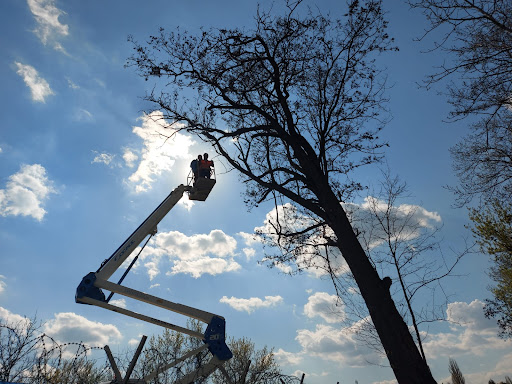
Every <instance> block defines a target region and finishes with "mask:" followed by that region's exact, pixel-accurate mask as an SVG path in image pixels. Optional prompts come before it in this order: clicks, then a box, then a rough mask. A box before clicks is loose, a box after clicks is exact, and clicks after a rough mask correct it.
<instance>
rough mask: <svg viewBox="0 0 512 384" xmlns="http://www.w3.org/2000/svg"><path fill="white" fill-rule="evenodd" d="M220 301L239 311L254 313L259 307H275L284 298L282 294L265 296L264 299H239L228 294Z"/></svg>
mask: <svg viewBox="0 0 512 384" xmlns="http://www.w3.org/2000/svg"><path fill="white" fill-rule="evenodd" d="M220 302H221V303H224V304H227V305H229V306H230V307H231V308H233V309H236V310H237V311H240V312H243V311H245V312H247V313H252V312H254V311H255V310H256V309H259V308H268V307H275V306H276V305H278V304H281V303H282V302H283V298H282V297H281V296H265V299H264V300H262V299H260V298H259V297H251V298H250V299H239V298H237V297H230V298H228V297H227V296H223V297H222V298H221V299H220Z"/></svg>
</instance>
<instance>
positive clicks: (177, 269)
mask: <svg viewBox="0 0 512 384" xmlns="http://www.w3.org/2000/svg"><path fill="white" fill-rule="evenodd" d="M240 268H241V266H240V264H238V263H237V262H235V261H232V260H224V259H219V258H202V259H197V260H178V261H176V262H175V263H174V267H173V268H172V271H171V272H167V274H168V275H175V274H178V273H188V274H189V275H192V277H195V278H196V279H197V278H199V277H201V275H203V274H205V273H208V274H210V275H220V274H221V273H225V272H235V271H238V270H239V269H240Z"/></svg>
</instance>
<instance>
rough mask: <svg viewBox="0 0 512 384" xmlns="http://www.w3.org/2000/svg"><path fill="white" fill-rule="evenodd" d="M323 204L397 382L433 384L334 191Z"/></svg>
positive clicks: (426, 367) (425, 364)
mask: <svg viewBox="0 0 512 384" xmlns="http://www.w3.org/2000/svg"><path fill="white" fill-rule="evenodd" d="M329 191H330V189H329ZM327 194H329V193H327ZM329 197H331V196H329ZM322 205H323V204H322ZM323 206H324V207H330V208H331V209H329V210H328V213H327V215H328V224H329V226H330V227H331V228H332V229H333V231H334V233H335V234H336V236H337V238H338V247H339V249H340V250H341V253H342V254H343V257H344V258H345V260H346V262H347V264H348V266H349V268H350V270H351V272H352V274H353V276H354V279H355V281H356V283H357V285H358V287H359V290H360V292H361V295H362V296H363V299H364V301H365V303H366V306H367V307H368V310H369V312H370V316H371V318H372V321H373V324H374V325H375V329H376V330H377V333H378V335H379V338H380V340H381V343H382V346H383V347H384V350H385V352H386V355H387V357H388V360H389V363H390V365H391V368H392V369H393V372H394V373H395V377H396V379H397V381H398V382H399V383H403V384H415V383H418V384H419V383H435V382H436V381H435V380H434V378H433V377H432V373H431V372H430V368H429V367H428V365H427V363H426V361H425V360H423V358H422V357H421V355H420V353H419V351H418V348H417V346H416V344H415V343H414V340H413V338H412V335H411V334H410V332H409V329H408V327H407V324H406V323H405V321H404V320H403V318H402V316H401V315H400V313H399V312H398V310H397V309H396V306H395V303H394V301H393V299H392V298H391V294H390V292H389V287H388V286H385V284H383V282H382V280H381V279H380V277H379V275H378V274H377V271H376V270H375V269H374V268H373V266H372V264H371V263H370V260H369V259H368V257H367V255H366V253H365V252H364V250H363V248H362V246H361V244H360V243H359V240H358V239H357V236H356V235H355V233H354V230H353V229H352V226H351V224H350V222H349V220H348V218H347V215H346V213H345V211H344V210H343V208H342V207H341V205H340V203H339V202H338V201H337V199H336V198H335V196H334V194H332V197H331V198H330V199H329V202H326V204H325V205H323Z"/></svg>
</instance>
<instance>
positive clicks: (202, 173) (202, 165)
mask: <svg viewBox="0 0 512 384" xmlns="http://www.w3.org/2000/svg"><path fill="white" fill-rule="evenodd" d="M198 166H199V177H202V178H206V179H209V178H210V177H211V174H212V170H211V167H213V166H214V165H213V161H212V160H209V159H208V154H207V153H205V154H203V159H202V160H199V159H198Z"/></svg>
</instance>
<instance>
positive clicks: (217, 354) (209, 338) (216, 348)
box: [75, 177, 233, 384]
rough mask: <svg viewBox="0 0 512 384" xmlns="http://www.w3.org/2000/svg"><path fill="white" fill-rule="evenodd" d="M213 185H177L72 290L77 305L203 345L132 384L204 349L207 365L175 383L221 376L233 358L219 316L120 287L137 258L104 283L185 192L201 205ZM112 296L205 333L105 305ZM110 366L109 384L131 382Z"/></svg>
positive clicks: (207, 181)
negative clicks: (195, 323)
mask: <svg viewBox="0 0 512 384" xmlns="http://www.w3.org/2000/svg"><path fill="white" fill-rule="evenodd" d="M189 183H190V177H189ZM214 185H215V179H214V178H212V179H206V178H205V179H198V180H196V182H195V183H194V184H193V185H186V186H185V185H183V184H181V185H180V186H178V187H177V188H176V189H174V190H173V191H172V192H171V193H170V194H169V196H167V197H166V198H165V200H164V201H163V202H162V203H161V204H160V205H159V206H158V207H157V208H156V209H155V210H154V211H153V213H151V214H150V215H149V216H148V218H147V219H146V220H145V221H144V222H143V223H142V224H141V225H140V226H139V227H138V228H137V229H136V230H135V231H134V232H133V233H132V234H131V235H130V236H129V237H128V239H126V241H125V242H124V243H123V244H121V246H120V247H119V248H118V249H117V250H116V251H115V252H114V253H113V254H112V256H110V257H109V258H108V259H106V260H105V261H104V262H103V263H102V264H101V266H100V267H99V268H98V270H97V271H96V272H90V273H88V274H87V275H86V276H85V277H84V278H83V279H82V281H81V283H80V285H79V286H78V288H77V290H76V295H75V301H76V302H77V303H80V304H90V305H96V306H98V307H101V308H105V309H108V310H111V311H114V312H119V313H122V314H124V315H126V316H130V317H134V318H136V319H139V320H143V321H146V322H149V323H152V324H156V325H160V326H162V327H165V328H168V329H171V330H174V331H177V332H181V333H184V334H187V335H189V336H192V337H195V338H198V339H200V340H202V341H203V342H204V345H202V346H201V347H199V348H197V349H195V350H193V351H190V352H189V353H187V354H186V355H185V356H182V357H181V358H179V359H177V360H176V361H174V362H171V363H169V364H168V365H167V366H164V367H158V368H157V369H156V370H155V371H154V372H152V373H150V374H148V375H147V376H146V377H144V378H143V379H142V381H140V380H139V381H136V382H140V383H146V382H147V381H149V380H151V379H152V378H154V377H155V376H157V375H158V374H159V373H161V372H163V371H165V370H167V369H169V368H171V367H173V366H175V365H177V364H179V363H180V362H182V361H184V360H185V359H187V358H189V357H192V356H194V355H196V354H198V353H200V352H201V351H203V350H205V349H208V350H209V352H210V353H211V355H212V357H211V359H210V360H209V361H208V363H207V364H205V365H204V366H202V367H200V368H199V369H198V370H196V371H194V372H190V373H188V374H187V375H185V376H184V377H182V378H181V379H180V380H179V381H177V382H176V383H175V384H189V383H192V382H194V381H195V379H196V378H199V377H205V376H208V375H209V374H211V373H212V372H213V371H214V370H215V369H217V368H219V369H221V371H222V372H224V373H225V370H224V367H223V364H224V363H225V362H226V361H227V360H229V359H230V358H231V357H232V356H233V355H232V353H231V351H230V350H229V348H228V346H227V345H226V335H225V328H226V322H225V320H224V318H223V317H222V316H218V315H215V314H213V313H209V312H206V311H202V310H200V309H197V308H193V307H189V306H186V305H183V304H178V303H173V302H171V301H167V300H164V299H161V298H158V297H155V296H152V295H149V294H147V293H144V292H140V291H137V290H134V289H131V288H128V287H126V286H124V285H121V283H122V281H123V279H124V278H125V277H126V275H127V273H128V272H129V270H130V268H131V267H132V266H133V264H134V263H135V261H136V260H137V257H138V255H137V256H136V257H135V258H134V259H133V261H132V262H131V264H130V265H129V267H128V268H127V270H126V271H125V273H124V274H123V276H122V277H121V279H120V280H119V282H118V283H117V284H116V283H113V282H110V281H108V279H109V278H110V277H111V276H112V275H113V274H114V273H115V272H116V271H117V269H118V268H119V267H120V266H121V264H122V263H123V262H124V261H125V260H126V259H127V258H128V256H130V255H131V254H132V253H133V251H134V250H135V249H136V248H137V247H138V246H139V244H140V243H141V242H142V241H143V240H144V239H145V238H146V237H148V236H149V238H148V239H147V240H146V242H145V244H144V245H143V246H142V249H144V246H145V245H146V244H147V243H148V242H149V240H150V239H151V237H152V236H153V235H155V234H156V232H157V225H158V223H159V222H160V221H161V220H162V219H163V218H164V217H165V215H167V213H168V212H169V211H170V210H171V209H172V208H173V207H174V206H175V205H176V204H177V203H178V201H179V200H180V199H181V198H182V196H183V194H184V193H185V192H188V193H189V198H190V199H191V200H199V201H204V200H206V197H207V196H208V194H209V193H210V191H211V189H212V188H213V186H214ZM142 249H141V251H142ZM139 254H140V252H139ZM103 290H107V291H110V295H109V296H108V297H106V296H105V294H104V293H103ZM114 293H117V294H120V295H123V296H126V297H129V298H132V299H135V300H138V301H142V302H145V303H147V304H150V305H154V306H157V307H160V308H164V309H167V310H169V311H171V312H176V313H179V314H181V315H184V316H188V317H190V318H193V319H196V320H200V321H202V322H204V323H206V324H207V328H206V331H205V333H204V334H201V333H200V332H196V331H193V330H190V329H188V328H183V327H180V326H177V325H174V324H171V323H169V322H167V321H163V320H159V319H155V318H153V317H150V316H147V315H144V314H142V313H137V312H134V311H131V310H128V309H126V308H121V307H119V306H115V305H112V304H110V303H109V301H110V299H111V298H112V295H113V294H114ZM144 341H145V338H144ZM142 344H143V343H142ZM142 344H141V345H140V348H139V349H142ZM105 350H106V351H107V355H109V353H108V352H109V350H108V348H105ZM138 353H140V351H138ZM109 359H110V361H111V363H112V362H113V359H111V355H109ZM134 359H136V357H134ZM134 363H135V361H133V364H134ZM112 365H113V368H114V372H115V376H116V378H115V379H114V381H113V382H112V383H121V382H124V383H128V382H132V380H129V377H128V376H129V375H128V376H127V377H125V379H122V378H121V377H120V375H119V370H118V369H117V367H116V366H115V364H114V363H112ZM132 368H133V367H132Z"/></svg>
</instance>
